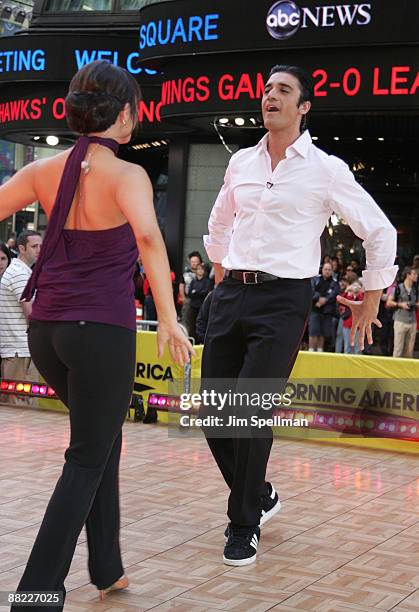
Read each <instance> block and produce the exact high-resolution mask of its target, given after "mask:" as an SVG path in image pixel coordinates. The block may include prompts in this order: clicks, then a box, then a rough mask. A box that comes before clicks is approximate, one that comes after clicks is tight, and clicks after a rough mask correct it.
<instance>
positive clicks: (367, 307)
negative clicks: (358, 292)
mask: <svg viewBox="0 0 419 612" xmlns="http://www.w3.org/2000/svg"><path fill="white" fill-rule="evenodd" d="M381 293H382V290H381V289H376V290H373V291H366V292H365V293H364V299H363V300H362V302H355V301H353V300H348V299H347V298H344V297H343V296H342V295H338V296H337V298H336V299H337V301H338V302H339V304H344V305H345V306H347V307H348V308H350V309H351V312H352V327H351V333H350V336H349V344H350V345H351V346H354V345H355V334H356V331H357V329H359V348H360V350H361V351H363V350H364V340H365V334H367V340H368V344H372V342H373V340H372V328H371V325H372V323H374V324H375V325H376V326H377V327H382V325H381V322H380V321H379V320H378V319H377V314H378V306H379V304H380V297H381Z"/></svg>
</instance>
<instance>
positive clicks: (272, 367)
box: [201, 278, 312, 527]
mask: <svg viewBox="0 0 419 612" xmlns="http://www.w3.org/2000/svg"><path fill="white" fill-rule="evenodd" d="M311 301H312V288H311V283H310V279H309V278H306V279H286V278H281V279H278V280H274V281H269V282H265V283H261V284H243V283H242V282H241V281H239V280H236V279H232V278H227V279H224V280H223V281H222V282H221V283H219V284H218V285H217V287H216V288H215V290H214V295H213V299H212V304H211V309H210V315H209V322H208V328H207V333H206V336H205V345H204V351H203V358H202V380H203V387H204V388H209V387H211V388H218V389H220V388H221V387H222V385H223V383H222V380H223V379H224V380H225V379H235V380H236V387H235V389H234V391H235V392H237V391H242V390H243V389H246V391H249V390H251V389H252V380H251V379H258V380H257V381H256V380H255V381H254V383H255V390H257V391H259V392H260V391H263V385H262V388H261V380H260V379H266V384H267V387H266V390H268V389H269V391H272V380H274V379H278V386H277V388H276V391H280V386H281V384H280V383H281V380H282V381H284V379H287V378H288V376H289V375H290V373H291V370H292V367H293V365H294V362H295V359H296V357H297V354H298V349H299V346H300V342H301V339H302V336H303V333H304V329H305V326H306V323H307V319H308V316H309V312H310V309H311ZM256 387H257V389H256ZM201 391H202V389H201ZM234 410H236V411H237V412H236V414H237V415H239V414H240V409H237V408H235V409H234ZM205 414H208V411H206V409H205V408H201V415H203V416H204V415H205ZM268 416H269V415H268ZM204 431H205V435H206V437H207V441H208V444H209V447H210V449H211V451H212V453H213V455H214V458H215V460H216V462H217V464H218V467H219V468H220V470H221V473H222V475H223V477H224V479H225V481H226V483H227V485H228V486H229V488H230V496H229V501H228V516H229V519H230V521H231V522H232V523H233V524H234V525H237V526H243V527H244V526H246V527H253V526H255V525H258V524H259V520H260V513H261V495H263V494H264V493H266V492H267V487H266V482H265V474H266V466H267V463H268V459H269V454H270V451H271V447H272V429H271V427H269V426H266V427H265V428H264V429H262V430H257V431H256V432H250V435H247V436H246V437H243V436H244V434H243V431H242V430H241V431H237V433H233V434H232V435H231V436H229V437H225V432H224V434H221V431H220V430H219V429H218V430H217V428H209V429H208V428H204ZM217 431H218V433H217ZM220 434H221V435H220ZM254 434H255V435H254ZM227 436H228V433H227Z"/></svg>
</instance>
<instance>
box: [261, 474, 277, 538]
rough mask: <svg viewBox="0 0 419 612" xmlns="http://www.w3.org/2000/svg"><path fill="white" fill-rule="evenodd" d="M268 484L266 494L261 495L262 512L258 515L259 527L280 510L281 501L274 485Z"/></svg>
mask: <svg viewBox="0 0 419 612" xmlns="http://www.w3.org/2000/svg"><path fill="white" fill-rule="evenodd" d="M267 485H268V495H263V496H262V513H261V515H260V523H259V527H262V525H264V524H265V523H267V522H268V521H269V520H270V519H271V518H272V517H273V516H275V514H276V513H277V512H279V511H280V510H281V502H280V501H279V497H278V493H277V492H276V491H275V487H274V486H273V484H271V483H270V482H268V483H267Z"/></svg>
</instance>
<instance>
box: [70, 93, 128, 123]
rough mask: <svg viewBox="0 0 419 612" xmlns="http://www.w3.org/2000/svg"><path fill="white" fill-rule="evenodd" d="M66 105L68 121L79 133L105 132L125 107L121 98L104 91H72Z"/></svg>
mask: <svg viewBox="0 0 419 612" xmlns="http://www.w3.org/2000/svg"><path fill="white" fill-rule="evenodd" d="M65 105H66V113H67V123H68V125H69V127H70V128H71V129H72V130H74V131H75V132H78V133H79V134H89V133H92V132H104V131H105V130H107V129H108V128H110V127H111V125H113V124H114V123H115V121H116V118H117V117H118V115H119V113H120V112H121V110H122V109H123V108H124V103H123V102H122V101H121V100H118V98H116V97H115V96H113V95H111V94H108V93H106V92H104V91H72V92H70V93H69V94H68V96H67V98H66V100H65Z"/></svg>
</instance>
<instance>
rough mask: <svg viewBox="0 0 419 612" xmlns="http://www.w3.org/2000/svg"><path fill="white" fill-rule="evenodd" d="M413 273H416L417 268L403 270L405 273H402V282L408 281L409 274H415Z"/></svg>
mask: <svg viewBox="0 0 419 612" xmlns="http://www.w3.org/2000/svg"><path fill="white" fill-rule="evenodd" d="M413 271H415V272H416V269H415V268H413V266H406V267H405V268H403V272H402V281H405V280H406V278H407V277H408V276H409V274H410V273H411V272H413Z"/></svg>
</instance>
